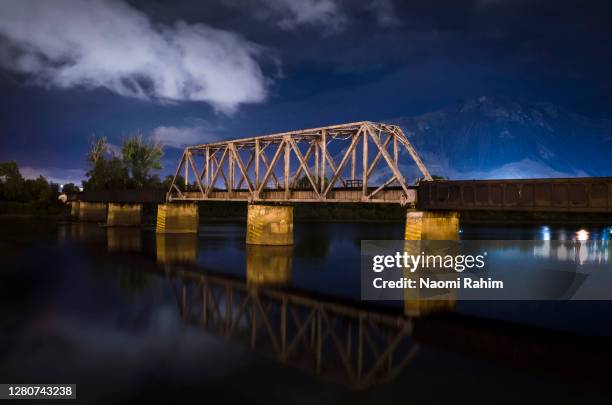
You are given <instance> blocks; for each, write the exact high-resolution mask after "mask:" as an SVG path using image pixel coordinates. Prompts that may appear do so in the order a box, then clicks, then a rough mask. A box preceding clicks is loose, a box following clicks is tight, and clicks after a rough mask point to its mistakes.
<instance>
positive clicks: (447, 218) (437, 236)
mask: <svg viewBox="0 0 612 405" xmlns="http://www.w3.org/2000/svg"><path fill="white" fill-rule="evenodd" d="M404 239H405V240H457V239H459V213H458V212H457V211H408V213H407V214H406V232H405V237H404Z"/></svg>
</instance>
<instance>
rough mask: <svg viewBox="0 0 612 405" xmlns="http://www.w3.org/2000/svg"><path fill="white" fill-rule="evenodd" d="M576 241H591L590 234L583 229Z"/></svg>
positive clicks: (577, 233)
mask: <svg viewBox="0 0 612 405" xmlns="http://www.w3.org/2000/svg"><path fill="white" fill-rule="evenodd" d="M576 239H577V240H581V241H582V240H589V233H588V232H587V231H586V230H585V229H581V230H579V231H578V232H576Z"/></svg>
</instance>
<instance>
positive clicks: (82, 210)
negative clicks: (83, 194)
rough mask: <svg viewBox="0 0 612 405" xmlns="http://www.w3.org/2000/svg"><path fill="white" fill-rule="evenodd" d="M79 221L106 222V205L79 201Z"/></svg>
mask: <svg viewBox="0 0 612 405" xmlns="http://www.w3.org/2000/svg"><path fill="white" fill-rule="evenodd" d="M78 212H79V220H81V221H85V222H104V221H106V203H101V202H87V201H81V202H80V203H79V208H78Z"/></svg>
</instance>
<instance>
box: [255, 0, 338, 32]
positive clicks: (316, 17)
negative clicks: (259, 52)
mask: <svg viewBox="0 0 612 405" xmlns="http://www.w3.org/2000/svg"><path fill="white" fill-rule="evenodd" d="M261 1H262V2H263V3H264V5H265V6H266V7H267V8H268V9H269V10H270V11H271V12H272V13H273V15H272V17H273V18H276V21H277V25H278V26H279V27H281V28H283V29H293V28H295V27H297V26H300V25H316V26H320V27H322V28H323V31H324V32H338V31H342V30H343V29H344V26H345V24H346V20H347V19H346V16H345V15H344V13H343V12H342V10H341V9H340V7H339V5H338V1H337V0H261Z"/></svg>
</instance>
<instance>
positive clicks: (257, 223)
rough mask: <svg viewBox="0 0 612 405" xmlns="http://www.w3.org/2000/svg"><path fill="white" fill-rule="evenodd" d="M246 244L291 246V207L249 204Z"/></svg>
mask: <svg viewBox="0 0 612 405" xmlns="http://www.w3.org/2000/svg"><path fill="white" fill-rule="evenodd" d="M246 243H247V244H249V245H293V206H291V205H271V204H249V206H248V214H247V236H246Z"/></svg>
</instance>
